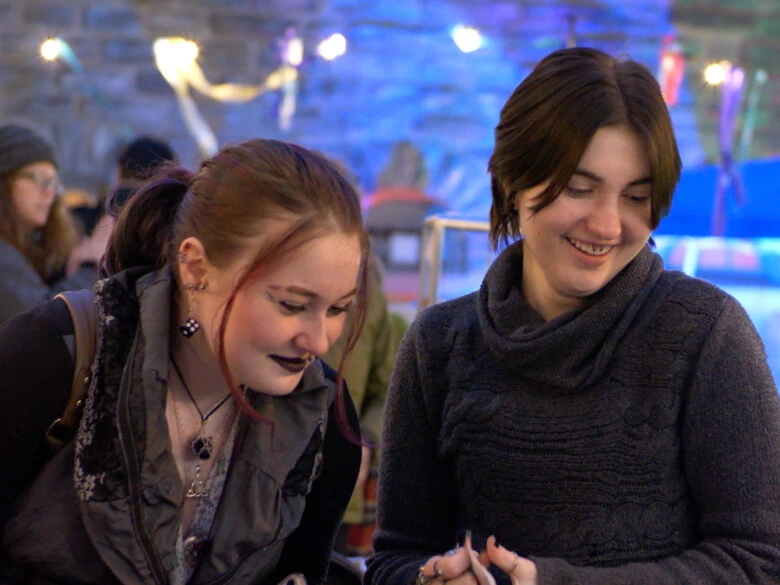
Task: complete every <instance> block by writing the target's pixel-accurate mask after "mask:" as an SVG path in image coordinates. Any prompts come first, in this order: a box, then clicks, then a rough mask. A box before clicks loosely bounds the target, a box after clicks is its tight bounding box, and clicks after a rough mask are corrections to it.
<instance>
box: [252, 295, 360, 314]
mask: <svg viewBox="0 0 780 585" xmlns="http://www.w3.org/2000/svg"><path fill="white" fill-rule="evenodd" d="M266 296H267V297H268V299H269V300H270V301H271V302H273V303H275V304H276V305H278V306H280V307H281V308H282V310H283V312H285V313H287V314H288V315H299V314H301V313H303V312H305V311H306V309H307V307H306V305H302V304H299V303H291V302H290V301H283V300H282V299H277V298H275V297H274V296H272V295H271V294H270V293H266ZM354 304H355V303H354V301H350V302H349V303H347V304H346V305H343V306H340V307H339V306H334V307H330V308H329V309H328V315H330V316H331V317H337V316H339V315H342V314H344V313H346V312H347V311H349V310H350V309H351V308H352V306H353V305H354Z"/></svg>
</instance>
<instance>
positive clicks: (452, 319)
mask: <svg viewBox="0 0 780 585" xmlns="http://www.w3.org/2000/svg"><path fill="white" fill-rule="evenodd" d="M477 294H478V293H476V292H474V293H471V294H468V295H465V296H462V297H458V298H456V299H452V300H449V301H443V302H441V303H437V304H435V305H432V306H430V307H426V308H425V309H423V310H422V311H421V312H420V314H419V315H418V316H417V318H416V319H415V323H417V328H418V329H420V330H421V331H425V332H426V333H427V334H429V336H431V337H435V336H436V335H437V333H440V332H442V331H443V330H446V331H452V330H454V329H463V328H468V327H469V326H471V325H474V324H477V323H478V320H477V311H476V303H477Z"/></svg>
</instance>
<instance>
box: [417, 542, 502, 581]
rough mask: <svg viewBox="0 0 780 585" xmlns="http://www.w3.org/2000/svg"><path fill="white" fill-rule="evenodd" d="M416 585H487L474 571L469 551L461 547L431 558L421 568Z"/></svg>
mask: <svg viewBox="0 0 780 585" xmlns="http://www.w3.org/2000/svg"><path fill="white" fill-rule="evenodd" d="M415 585H487V584H481V583H480V582H479V581H478V580H477V578H476V576H475V575H474V573H473V571H472V566H471V558H470V556H469V553H468V551H467V550H466V549H465V548H464V547H462V546H460V547H458V548H454V549H452V550H450V551H447V552H446V553H444V554H443V555H437V556H434V557H431V558H429V559H428V560H427V561H426V562H425V563H424V564H423V565H422V566H421V567H420V570H419V572H418V575H417V580H416V581H415Z"/></svg>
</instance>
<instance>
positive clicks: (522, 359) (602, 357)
mask: <svg viewBox="0 0 780 585" xmlns="http://www.w3.org/2000/svg"><path fill="white" fill-rule="evenodd" d="M662 272H663V262H662V260H661V258H660V257H659V256H658V255H657V254H655V253H653V252H652V251H651V250H650V247H649V246H645V247H644V248H643V249H642V250H641V251H640V252H639V254H638V255H637V257H636V258H634V260H632V261H631V262H630V263H629V264H628V265H627V266H626V267H625V268H624V269H623V270H622V271H621V272H620V273H618V275H617V276H615V278H613V279H612V280H611V281H610V282H609V283H608V284H607V286H605V287H604V288H603V289H601V290H600V291H599V292H597V293H596V294H594V295H591V296H590V297H587V298H586V299H585V302H584V303H583V304H582V305H581V306H579V307H577V308H575V309H572V310H571V311H568V312H566V313H564V314H562V315H559V316H558V317H555V318H554V319H550V320H549V321H545V320H544V319H543V318H542V317H541V315H539V314H538V313H537V312H536V311H534V309H532V308H531V307H530V305H528V303H527V302H526V300H525V298H524V297H523V295H522V293H521V288H522V286H521V285H522V274H523V246H522V241H519V242H516V243H514V244H512V245H511V246H509V247H508V248H507V249H505V250H504V251H503V252H502V253H501V254H500V255H499V256H498V257H497V258H496V260H495V261H494V262H493V264H492V265H491V266H490V268H489V269H488V272H487V274H486V276H485V279H484V280H483V282H482V286H481V287H480V290H479V293H478V297H477V313H478V318H479V324H480V327H481V329H482V333H483V335H484V339H485V342H486V343H487V346H488V348H489V349H490V351H491V352H492V353H493V355H494V356H495V357H496V359H497V360H498V362H499V363H500V364H501V365H502V366H503V367H505V368H507V369H509V370H510V371H512V372H514V373H516V374H518V375H520V376H521V377H524V378H528V379H530V380H534V381H536V382H542V383H545V384H550V385H552V386H555V387H558V388H561V389H563V390H567V391H574V390H581V389H584V388H586V387H588V386H589V385H590V384H592V383H593V382H594V381H595V380H597V379H598V378H599V377H600V375H601V374H602V373H603V372H604V370H605V368H606V367H607V365H608V364H609V362H610V359H611V357H612V354H613V352H614V351H615V348H616V347H617V346H618V344H619V343H620V341H621V340H622V338H623V336H624V335H625V333H626V332H627V331H628V329H629V327H630V326H631V323H632V322H633V320H634V318H635V317H636V314H637V312H638V311H639V309H640V308H641V306H642V304H643V303H644V301H645V300H646V298H647V296H648V295H649V294H650V291H651V290H652V288H653V286H654V285H655V283H656V281H657V280H658V278H659V276H660V275H661V273H662Z"/></svg>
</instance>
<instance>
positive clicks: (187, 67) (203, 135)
mask: <svg viewBox="0 0 780 585" xmlns="http://www.w3.org/2000/svg"><path fill="white" fill-rule="evenodd" d="M282 46H283V47H284V57H283V59H282V61H281V62H280V64H279V66H278V67H277V68H276V69H275V70H274V71H273V72H271V74H270V75H268V77H266V79H265V81H264V82H263V83H261V84H259V85H239V84H235V83H221V84H218V85H213V84H211V83H209V81H208V80H207V79H206V76H205V75H204V74H203V70H202V69H201V68H200V65H198V62H197V58H198V53H199V50H198V46H197V45H196V44H195V43H194V42H192V41H189V40H186V39H183V38H181V37H163V38H158V39H157V40H156V41H155V42H154V45H153V48H154V59H155V63H156V64H157V68H158V69H159V71H160V73H161V74H162V76H163V77H164V78H165V80H166V81H167V82H168V83H169V84H170V86H171V88H173V91H174V93H175V94H176V98H177V101H178V104H179V109H180V110H181V113H182V117H183V118H184V122H185V124H186V125H187V128H188V130H189V131H190V134H192V136H193V138H195V141H196V142H197V144H198V147H199V149H200V151H201V155H202V156H204V157H209V156H212V155H213V154H215V153H216V152H217V150H218V148H219V145H218V144H217V138H216V136H215V135H214V132H213V131H212V130H211V128H210V127H209V126H208V123H207V122H206V120H205V119H204V118H203V116H201V114H200V112H199V110H198V106H197V104H196V103H195V101H194V100H193V99H192V96H191V95H190V92H189V88H190V87H192V88H194V89H196V90H197V91H199V92H200V93H202V94H203V95H205V96H208V97H210V98H212V99H214V100H217V101H220V102H226V103H229V102H247V101H250V100H253V99H255V98H256V97H258V96H259V95H261V94H263V93H266V92H268V91H276V90H281V91H282V99H281V102H280V105H279V107H278V111H277V117H278V124H279V127H280V128H281V129H283V130H286V129H287V128H289V126H290V121H291V119H292V115H293V114H294V113H295V98H296V94H297V79H298V69H297V65H300V63H301V60H302V55H303V44H302V43H301V41H300V39H298V38H297V36H295V34H294V30H293V31H292V33H290V31H289V30H288V33H287V35H286V38H285V41H284V42H283V43H282ZM293 63H297V65H294V64H293Z"/></svg>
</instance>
